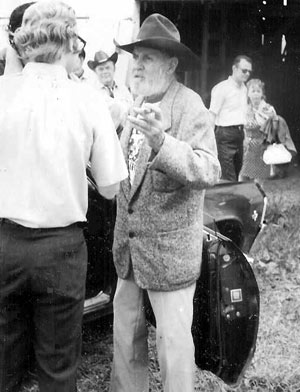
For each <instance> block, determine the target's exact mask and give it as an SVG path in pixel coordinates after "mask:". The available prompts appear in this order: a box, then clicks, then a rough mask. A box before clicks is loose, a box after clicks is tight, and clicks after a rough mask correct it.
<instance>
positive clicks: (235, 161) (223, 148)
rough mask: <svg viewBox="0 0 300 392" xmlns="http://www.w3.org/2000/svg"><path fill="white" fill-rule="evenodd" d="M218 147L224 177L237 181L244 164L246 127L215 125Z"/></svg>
mask: <svg viewBox="0 0 300 392" xmlns="http://www.w3.org/2000/svg"><path fill="white" fill-rule="evenodd" d="M215 136H216V142H217V147H218V159H219V161H220V165H221V169H222V178H223V179H224V180H229V181H237V180H238V177H239V173H240V171H241V168H242V165H243V151H244V147H243V141H244V129H243V126H242V125H232V126H228V127H221V126H219V125H217V126H216V127H215Z"/></svg>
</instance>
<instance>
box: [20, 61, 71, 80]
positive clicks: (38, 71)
mask: <svg viewBox="0 0 300 392" xmlns="http://www.w3.org/2000/svg"><path fill="white" fill-rule="evenodd" d="M23 74H24V75H35V76H47V77H53V78H55V79H67V78H68V74H67V71H66V69H65V68H64V67H63V66H62V65H58V64H48V63H33V62H30V63H27V64H26V65H25V67H24V69H23Z"/></svg>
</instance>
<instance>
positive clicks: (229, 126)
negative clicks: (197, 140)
mask: <svg viewBox="0 0 300 392" xmlns="http://www.w3.org/2000/svg"><path fill="white" fill-rule="evenodd" d="M216 127H218V128H236V129H238V130H239V131H243V130H244V125H243V124H239V125H226V126H223V125H216Z"/></svg>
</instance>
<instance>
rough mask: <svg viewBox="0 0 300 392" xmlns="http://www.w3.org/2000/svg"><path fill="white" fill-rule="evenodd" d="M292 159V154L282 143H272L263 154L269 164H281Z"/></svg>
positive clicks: (264, 159)
mask: <svg viewBox="0 0 300 392" xmlns="http://www.w3.org/2000/svg"><path fill="white" fill-rule="evenodd" d="M291 160H292V154H291V153H290V152H289V151H288V150H287V149H286V148H285V147H284V145H283V144H281V143H274V144H270V145H269V146H268V147H267V148H266V150H265V151H264V154H263V161H264V162H265V163H266V164H267V165H280V164H282V163H288V162H291Z"/></svg>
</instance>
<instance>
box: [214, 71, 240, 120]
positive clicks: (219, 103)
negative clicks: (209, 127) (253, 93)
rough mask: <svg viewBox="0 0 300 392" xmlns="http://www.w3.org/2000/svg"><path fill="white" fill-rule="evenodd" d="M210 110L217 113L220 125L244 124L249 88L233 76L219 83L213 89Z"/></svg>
mask: <svg viewBox="0 0 300 392" xmlns="http://www.w3.org/2000/svg"><path fill="white" fill-rule="evenodd" d="M209 110H210V111H211V112H212V113H214V114H215V115H216V119H215V124H216V125H219V126H223V127H226V126H230V125H243V124H245V122H246V112H247V88H246V86H245V84H244V83H242V84H238V83H237V82H236V81H235V80H234V79H233V78H232V76H229V77H228V79H227V80H224V81H222V82H220V83H218V84H217V85H216V86H214V87H213V89H212V91H211V102H210V108H209Z"/></svg>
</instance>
